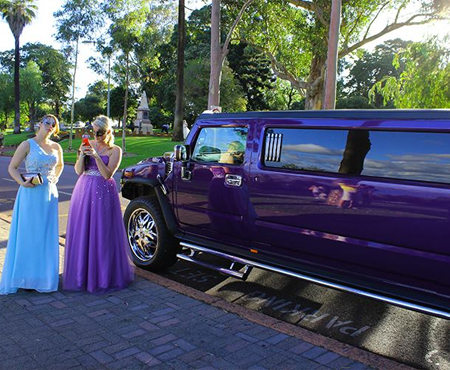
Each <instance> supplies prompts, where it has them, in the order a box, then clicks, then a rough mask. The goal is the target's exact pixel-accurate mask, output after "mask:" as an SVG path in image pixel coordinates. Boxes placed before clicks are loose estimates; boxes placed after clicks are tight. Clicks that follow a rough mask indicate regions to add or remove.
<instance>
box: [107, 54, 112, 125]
mask: <svg viewBox="0 0 450 370" xmlns="http://www.w3.org/2000/svg"><path fill="white" fill-rule="evenodd" d="M110 82H111V52H108V100H107V103H106V115H107V116H108V118H109V117H110V108H109V107H110V105H109V104H110V98H111V88H110V86H111V84H110Z"/></svg>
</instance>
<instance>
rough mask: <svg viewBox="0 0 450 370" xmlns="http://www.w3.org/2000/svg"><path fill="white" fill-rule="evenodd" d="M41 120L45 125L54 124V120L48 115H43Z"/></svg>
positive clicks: (53, 125)
mask: <svg viewBox="0 0 450 370" xmlns="http://www.w3.org/2000/svg"><path fill="white" fill-rule="evenodd" d="M41 122H42V123H43V124H44V125H46V126H52V127H55V126H56V122H55V120H54V119H53V118H50V117H44V118H43V119H42V121H41Z"/></svg>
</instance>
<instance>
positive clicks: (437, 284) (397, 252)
mask: <svg viewBox="0 0 450 370" xmlns="http://www.w3.org/2000/svg"><path fill="white" fill-rule="evenodd" d="M297 113H298V117H296V114H295V113H293V112H290V113H288V114H285V115H283V113H282V112H277V113H276V114H272V115H271V114H270V113H268V114H256V113H255V114H253V115H252V114H250V115H248V114H247V115H246V114H242V115H241V116H239V114H230V115H226V114H225V115H220V114H219V115H217V117H211V116H209V115H203V116H201V117H200V119H199V120H197V122H196V124H195V125H194V126H193V128H192V129H191V132H190V134H189V137H188V138H187V140H186V145H187V146H188V148H190V150H191V154H192V148H194V147H195V144H196V140H198V137H199V133H200V132H201V130H202V129H205V128H208V127H238V128H240V127H245V128H247V130H248V134H247V140H246V148H245V158H244V162H243V163H242V164H240V165H228V164H223V163H200V162H195V161H193V160H190V159H189V160H188V161H187V162H188V163H187V165H186V164H185V165H186V166H187V168H188V169H189V171H190V174H191V177H190V178H189V179H183V178H182V176H181V167H182V163H181V162H177V161H175V162H174V163H173V171H172V173H171V174H170V175H169V176H168V177H167V178H166V179H165V184H166V186H167V187H168V188H169V189H170V192H169V196H168V198H169V199H170V204H171V205H172V206H173V209H174V213H175V215H176V218H177V222H178V228H179V230H180V231H181V232H182V233H183V234H182V235H183V236H182V237H181V238H182V239H183V238H188V239H189V236H194V237H196V238H200V239H202V240H204V242H205V245H208V242H209V241H210V242H215V243H216V244H215V248H216V249H217V245H224V246H228V247H231V250H233V251H235V253H236V254H237V255H239V256H241V257H249V256H250V258H252V259H253V260H256V261H258V260H264V262H265V263H268V261H269V263H270V261H273V264H274V265H275V266H282V267H284V268H286V269H290V270H298V271H300V272H301V271H302V268H298V269H297V268H296V266H297V265H298V266H311V267H313V268H317V269H320V270H321V271H322V275H323V276H326V275H327V274H328V273H329V274H330V276H339V281H341V282H342V281H347V280H348V281H350V282H351V281H366V282H367V283H368V285H367V286H371V284H372V283H373V284H376V286H378V287H380V286H390V287H394V288H395V287H400V288H404V289H405V291H406V292H411V293H412V294H414V293H415V292H417V293H419V294H424V295H425V297H427V296H429V297H431V298H433V297H437V298H439V299H442V300H446V299H448V298H450V268H449V266H450V246H449V243H450V183H446V182H443V181H441V180H440V178H439V177H434V175H433V174H432V173H431V172H432V171H431V170H430V173H431V174H430V178H429V179H427V178H425V179H424V178H423V177H422V178H420V179H419V180H415V179H414V178H412V179H410V178H393V177H392V175H389V177H384V176H383V174H382V173H381V174H382V175H380V176H366V175H363V174H348V173H337V172H327V171H314V170H302V169H298V168H295V169H294V170H293V169H292V168H288V167H278V168H277V167H274V166H271V165H267V164H266V163H265V161H264V145H265V140H266V135H267V132H268V130H270V129H273V128H277V129H281V130H289V129H292V128H295V129H301V130H303V129H304V130H312V131H309V134H311V135H312V134H314V132H315V131H314V130H338V131H339V130H341V131H340V132H342V130H344V131H345V132H348V131H349V130H356V131H364V130H370V135H372V137H373V140H372V141H374V140H375V139H376V138H377V137H378V136H379V137H380V140H382V139H383V135H384V134H383V133H388V134H389V135H391V134H390V133H395V134H392V137H394V138H395V137H400V136H396V135H397V134H396V133H397V132H398V133H399V134H398V135H402V133H405V134H404V135H406V133H410V132H412V133H428V132H429V133H438V134H439V135H442V134H444V135H450V112H448V111H441V112H440V113H435V112H434V113H433V112H432V113H430V114H429V115H430V118H427V112H426V111H424V112H421V113H417V114H416V113H414V112H413V113H411V111H405V112H403V113H402V112H395V113H393V114H392V115H391V114H390V113H389V112H387V113H386V112H382V113H379V117H377V114H378V113H377V112H370V113H368V114H367V112H366V113H360V116H363V118H358V112H357V111H352V112H351V113H350V114H349V115H346V114H345V112H344V113H329V112H327V113H325V114H322V115H321V114H320V113H318V114H317V115H314V113H311V112H309V113H306V114H304V113H300V112H297ZM333 114H334V116H333ZM364 115H366V116H367V117H365V116H364ZM282 132H284V135H285V137H286V136H287V135H288V133H289V132H290V131H282ZM305 132H306V131H305ZM321 132H322V131H321ZM340 132H338V134H340ZM296 134H297V135H301V133H300V134H299V133H298V132H297V133H296ZM411 137H412V139H411V140H413V139H414V135H413V136H411ZM446 137H447V136H446ZM430 138H433V137H432V136H430ZM285 141H286V140H285ZM380 142H382V141H380ZM301 145H303V147H301V149H304V148H305V147H307V146H308V145H309V147H308V148H309V149H310V150H311V152H312V151H313V150H312V149H314V150H316V151H317V150H319V149H323V148H318V146H317V145H315V146H314V145H312V144H310V143H309V142H306V144H299V148H300V146H301ZM294 149H295V148H294ZM446 149H448V151H447V153H448V154H446V153H445V151H444V152H443V151H442V150H441V151H440V152H439V154H438V155H437V154H436V155H435V154H434V153H427V154H426V155H425V154H423V153H422V154H420V155H421V157H420V158H422V157H424V158H425V157H427V155H428V156H429V157H430V158H431V156H432V155H435V156H437V157H439V158H444V159H445V158H447V156H448V157H449V158H450V147H448V148H446ZM369 153H370V151H369ZM325 154H327V155H329V156H331V155H333V153H332V152H331V151H330V153H325ZM324 158H325V157H324ZM330 158H331V157H330ZM390 158H392V161H393V163H394V162H395V163H394V164H395V165H396V166H401V160H404V161H408V160H410V161H411V158H407V156H406V155H404V156H403V157H402V158H401V156H400V155H399V156H397V157H396V156H394V155H392V156H391V157H390ZM370 160H371V159H370ZM370 160H368V159H367V158H366V159H365V161H366V162H367V163H369V161H370ZM427 160H428V159H426V158H425V159H424V165H427ZM366 162H365V163H366ZM372 162H376V161H373V160H372ZM405 163H406V162H405ZM150 164H151V165H152V166H153V167H155V168H154V169H151V170H149V169H146V167H149V165H150ZM408 165H409V166H412V165H411V162H409V164H408ZM446 165H447V164H446ZM417 166H418V165H417ZM417 166H416V167H417ZM429 166H436V163H435V162H431V159H430V161H429ZM163 167H164V165H163V162H158V160H155V162H154V163H152V162H147V163H142V164H140V165H138V166H136V167H134V168H133V169H132V170H133V171H134V173H135V175H138V174H139V173H140V172H139V171H141V173H142V175H138V176H142V177H144V178H151V177H155V175H156V174H160V176H162V175H163V174H164V168H163ZM374 168H375V167H374ZM399 168H400V167H399ZM411 168H413V167H411ZM442 169H443V172H446V170H447V167H442ZM146 171H147V172H146ZM374 171H375V169H374ZM374 173H375V172H374ZM424 173H425V174H426V172H424ZM228 174H231V175H236V176H238V177H239V178H241V179H242V185H241V186H239V187H233V186H228V185H227V183H226V182H225V181H224V179H225V177H226V176H227V175H228ZM405 174H406V175H405V176H406V177H407V176H409V174H408V173H407V171H405ZM146 176H147V177H146ZM420 176H425V175H424V174H423V173H422V174H421V175H420ZM443 176H444V175H443ZM442 178H444V177H442ZM219 248H220V247H219ZM250 249H252V250H253V251H257V252H258V253H253V254H251V252H250ZM224 250H225V249H224ZM226 250H227V251H229V250H230V249H228V248H226ZM350 284H351V283H350ZM369 289H370V288H369ZM389 294H392V293H389ZM402 298H404V296H402ZM411 299H412V300H414V298H411ZM421 302H422V303H423V299H422V300H421ZM448 307H450V304H449V306H448Z"/></svg>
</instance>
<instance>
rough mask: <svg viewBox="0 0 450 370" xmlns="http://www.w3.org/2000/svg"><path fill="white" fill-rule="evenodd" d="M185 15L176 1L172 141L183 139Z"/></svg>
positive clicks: (180, 4)
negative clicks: (176, 36)
mask: <svg viewBox="0 0 450 370" xmlns="http://www.w3.org/2000/svg"><path fill="white" fill-rule="evenodd" d="M185 34H186V27H185V15H184V0H179V3H178V61H177V88H176V102H175V117H174V121H173V136H172V140H173V141H183V116H184V98H183V95H184V46H185V45H184V44H185Z"/></svg>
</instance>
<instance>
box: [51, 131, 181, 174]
mask: <svg viewBox="0 0 450 370" xmlns="http://www.w3.org/2000/svg"><path fill="white" fill-rule="evenodd" d="M60 144H61V146H62V148H63V150H64V162H66V163H75V161H76V157H77V153H76V151H72V152H68V151H67V147H68V145H69V140H62V141H61V142H60ZM80 144H81V140H80V139H74V140H73V141H72V147H73V148H76V149H78V147H79V146H80ZM116 144H117V145H119V146H121V144H122V140H121V138H116ZM177 144H182V143H181V142H175V141H172V138H170V137H157V136H148V137H131V136H130V137H127V139H126V147H127V154H126V155H125V156H124V157H123V159H122V163H121V164H120V168H125V167H128V166H131V165H133V164H136V163H138V162H139V161H142V160H143V159H145V158H148V157H157V156H162V155H163V154H164V152H171V151H173V147H174V146H175V145H177Z"/></svg>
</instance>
